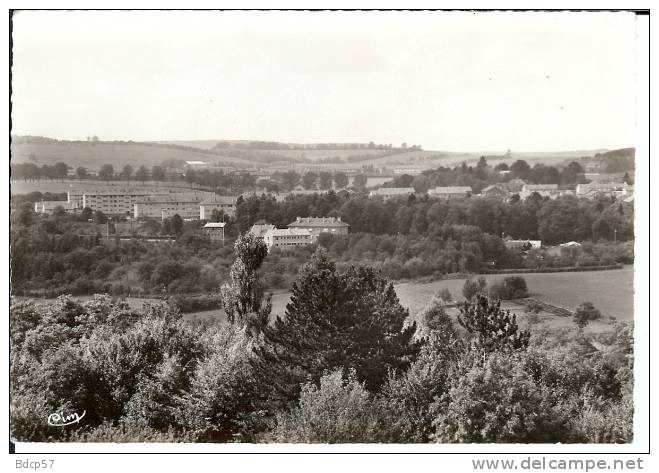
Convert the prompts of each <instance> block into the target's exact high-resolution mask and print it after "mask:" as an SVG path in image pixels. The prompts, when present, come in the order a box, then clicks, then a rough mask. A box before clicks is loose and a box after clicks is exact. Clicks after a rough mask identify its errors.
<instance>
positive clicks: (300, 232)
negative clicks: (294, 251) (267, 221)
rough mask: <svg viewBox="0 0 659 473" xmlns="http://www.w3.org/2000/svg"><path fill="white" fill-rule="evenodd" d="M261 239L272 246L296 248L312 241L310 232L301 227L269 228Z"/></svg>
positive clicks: (269, 246)
mask: <svg viewBox="0 0 659 473" xmlns="http://www.w3.org/2000/svg"><path fill="white" fill-rule="evenodd" d="M263 241H264V242H265V244H266V245H267V247H268V250H271V249H272V248H296V247H298V246H305V245H309V244H311V243H313V238H312V236H311V232H309V231H308V230H305V229H303V228H271V229H269V230H268V231H266V232H265V234H264V235H263Z"/></svg>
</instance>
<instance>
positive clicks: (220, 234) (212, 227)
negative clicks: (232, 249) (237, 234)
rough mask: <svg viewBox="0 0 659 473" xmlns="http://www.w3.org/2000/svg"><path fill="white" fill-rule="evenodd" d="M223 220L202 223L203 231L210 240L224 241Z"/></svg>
mask: <svg viewBox="0 0 659 473" xmlns="http://www.w3.org/2000/svg"><path fill="white" fill-rule="evenodd" d="M225 225H226V223H224V222H208V223H207V224H206V225H204V232H205V233H206V235H208V238H210V240H211V241H221V242H222V243H224V227H225Z"/></svg>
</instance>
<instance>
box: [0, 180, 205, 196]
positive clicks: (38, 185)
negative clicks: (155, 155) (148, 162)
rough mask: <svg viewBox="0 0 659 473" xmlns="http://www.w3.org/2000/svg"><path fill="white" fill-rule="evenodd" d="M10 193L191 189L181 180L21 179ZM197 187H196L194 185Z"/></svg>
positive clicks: (12, 184)
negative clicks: (175, 181)
mask: <svg viewBox="0 0 659 473" xmlns="http://www.w3.org/2000/svg"><path fill="white" fill-rule="evenodd" d="M10 185H11V193H12V194H17V195H18V194H27V193H29V192H37V191H38V192H53V193H54V192H66V191H69V190H74V189H89V188H93V189H99V190H102V189H113V188H117V187H121V188H125V187H130V188H144V187H147V188H149V189H156V188H157V189H171V190H175V191H189V190H191V188H190V186H189V185H188V184H185V183H183V182H181V183H169V182H168V183H163V182H160V183H157V182H155V181H146V182H145V183H144V185H142V183H141V182H135V181H112V182H105V181H92V180H88V181H87V180H86V181H77V180H68V179H65V180H63V181H46V180H43V181H35V182H30V181H22V180H12V181H11V183H10ZM195 189H197V187H195Z"/></svg>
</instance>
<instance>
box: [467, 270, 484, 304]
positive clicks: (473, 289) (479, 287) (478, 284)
mask: <svg viewBox="0 0 659 473" xmlns="http://www.w3.org/2000/svg"><path fill="white" fill-rule="evenodd" d="M486 289H487V282H486V281H485V278H484V277H482V276H481V277H479V278H477V279H473V278H469V279H467V280H466V281H465V282H464V285H463V286H462V295H463V296H464V298H465V299H467V300H468V301H470V300H471V299H473V298H474V296H476V295H478V294H482V293H483V292H485V291H486Z"/></svg>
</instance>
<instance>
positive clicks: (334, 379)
mask: <svg viewBox="0 0 659 473" xmlns="http://www.w3.org/2000/svg"><path fill="white" fill-rule="evenodd" d="M381 429H382V426H381V425H380V422H379V420H378V415H377V412H376V410H375V409H374V407H373V400H372V396H371V394H370V393H369V392H368V391H367V390H366V389H365V388H364V386H363V385H362V384H361V383H359V381H357V378H356V375H355V372H354V371H349V372H348V374H347V378H346V379H345V380H344V379H343V369H341V368H338V369H336V370H334V371H331V372H327V373H325V374H324V375H323V376H322V377H321V378H320V383H319V385H316V384H315V383H306V384H304V385H303V386H302V391H301V393H300V402H299V405H298V407H296V408H295V409H293V410H292V411H291V412H290V413H279V414H278V415H277V426H276V428H275V429H274V431H273V432H272V435H271V438H270V439H269V440H272V441H275V442H283V443H339V442H341V443H343V442H349V443H366V442H377V441H378V439H379V438H380V433H381Z"/></svg>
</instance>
